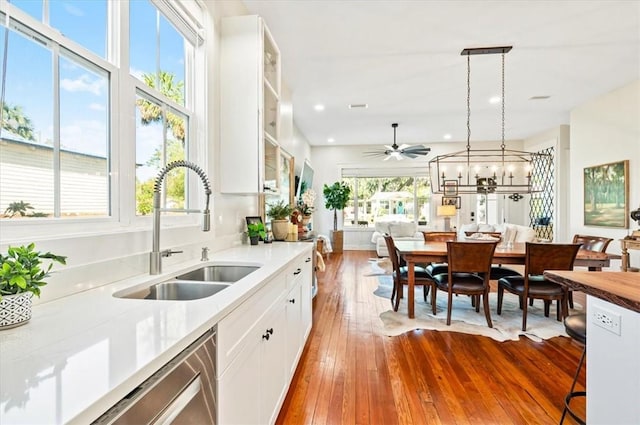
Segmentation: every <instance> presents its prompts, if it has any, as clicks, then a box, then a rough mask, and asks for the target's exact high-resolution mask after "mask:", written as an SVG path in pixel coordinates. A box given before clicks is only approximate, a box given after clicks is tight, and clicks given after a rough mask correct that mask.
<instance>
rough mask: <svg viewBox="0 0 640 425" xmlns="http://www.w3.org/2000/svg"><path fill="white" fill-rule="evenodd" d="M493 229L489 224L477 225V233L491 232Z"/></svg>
mask: <svg viewBox="0 0 640 425" xmlns="http://www.w3.org/2000/svg"><path fill="white" fill-rule="evenodd" d="M493 231H494V228H493V226H492V225H491V224H484V223H482V224H478V232H493Z"/></svg>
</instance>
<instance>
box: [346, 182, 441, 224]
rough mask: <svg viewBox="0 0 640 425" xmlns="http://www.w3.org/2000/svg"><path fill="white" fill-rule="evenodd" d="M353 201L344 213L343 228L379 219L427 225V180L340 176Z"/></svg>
mask: <svg viewBox="0 0 640 425" xmlns="http://www.w3.org/2000/svg"><path fill="white" fill-rule="evenodd" d="M342 181H344V182H345V183H347V184H348V185H349V187H350V188H351V193H352V195H353V199H351V200H350V201H349V203H348V204H347V207H346V208H345V210H344V212H343V213H344V227H345V228H348V227H368V226H372V225H373V223H375V221H376V220H378V219H381V218H387V219H389V218H396V219H406V220H410V221H416V222H418V224H420V225H426V224H428V222H429V217H430V214H429V202H430V199H431V188H430V186H429V180H428V178H427V177H411V176H409V177H399V176H390V177H360V176H359V177H343V179H342Z"/></svg>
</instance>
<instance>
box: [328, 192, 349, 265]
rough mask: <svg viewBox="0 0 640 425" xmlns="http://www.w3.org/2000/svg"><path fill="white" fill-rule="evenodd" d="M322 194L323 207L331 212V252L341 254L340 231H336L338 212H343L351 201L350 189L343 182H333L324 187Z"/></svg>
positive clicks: (341, 235)
mask: <svg viewBox="0 0 640 425" xmlns="http://www.w3.org/2000/svg"><path fill="white" fill-rule="evenodd" d="M322 193H323V195H324V198H325V203H324V206H325V208H328V209H329V210H333V231H332V232H331V245H332V248H333V252H335V253H341V252H342V245H343V242H342V241H343V234H342V230H338V212H337V211H338V210H343V209H344V208H345V207H346V206H347V202H349V199H351V188H350V187H349V185H348V184H346V183H345V182H335V183H334V184H332V185H331V186H329V185H326V184H325V185H324V187H323V189H322Z"/></svg>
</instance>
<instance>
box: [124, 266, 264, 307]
mask: <svg viewBox="0 0 640 425" xmlns="http://www.w3.org/2000/svg"><path fill="white" fill-rule="evenodd" d="M258 269H259V266H247V265H226V264H225V265H222V264H218V265H208V266H203V267H200V268H198V269H195V270H191V271H189V272H185V273H181V274H178V275H177V276H175V277H172V278H170V279H167V280H165V281H163V282H160V283H154V284H152V285H150V286H147V287H143V288H142V289H140V288H136V289H133V290H131V289H125V290H122V291H118V292H116V293H115V294H113V296H114V297H117V298H134V299H146V300H170V301H188V300H197V299H200V298H206V297H210V296H212V295H214V294H217V293H218V292H220V291H222V290H224V289H226V288H228V287H229V286H230V285H232V284H233V283H234V282H237V281H239V280H240V279H242V278H243V277H245V276H247V275H249V274H250V273H252V272H254V271H256V270H258Z"/></svg>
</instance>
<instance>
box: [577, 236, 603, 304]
mask: <svg viewBox="0 0 640 425" xmlns="http://www.w3.org/2000/svg"><path fill="white" fill-rule="evenodd" d="M612 240H613V239H611V238H605V237H603V236H590V235H578V234H576V235H573V243H579V244H581V246H580V248H581V249H586V250H587V251H595V252H606V251H607V247H608V246H609V243H611V241H612ZM589 270H590V271H600V270H602V268H600V267H589ZM569 308H573V291H572V290H571V289H569Z"/></svg>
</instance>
